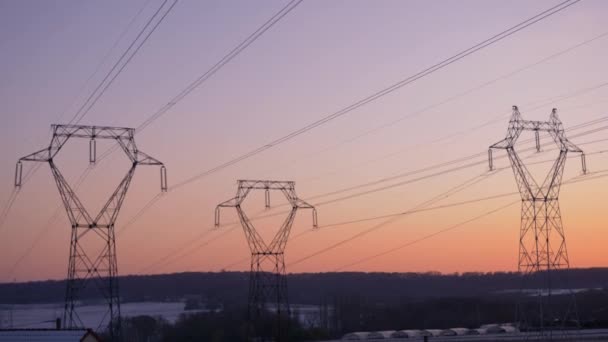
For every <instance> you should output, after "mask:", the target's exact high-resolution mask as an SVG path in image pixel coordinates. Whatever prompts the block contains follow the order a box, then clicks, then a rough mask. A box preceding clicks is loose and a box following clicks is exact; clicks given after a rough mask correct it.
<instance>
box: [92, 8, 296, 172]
mask: <svg viewBox="0 0 608 342" xmlns="http://www.w3.org/2000/svg"><path fill="white" fill-rule="evenodd" d="M302 1H303V0H292V1H290V2H288V3H287V4H286V5H285V6H284V7H282V8H281V9H280V10H279V11H278V12H277V13H275V14H274V15H273V16H272V17H270V19H268V20H267V21H266V22H264V23H263V24H262V25H261V26H260V27H258V28H257V29H256V30H255V31H254V32H253V33H251V34H250V35H249V36H248V37H247V38H245V40H243V41H242V42H240V43H239V44H238V45H237V46H236V47H234V48H233V49H232V50H231V51H230V52H229V53H228V54H226V55H225V56H224V57H222V58H221V59H220V60H219V61H218V62H217V63H215V64H214V65H213V66H212V67H211V68H209V69H208V70H207V71H205V72H204V73H203V74H202V75H201V76H199V77H198V78H197V79H196V80H194V81H193V82H192V83H190V84H189V85H188V86H186V88H184V89H183V90H182V91H180V92H179V93H178V94H177V95H175V96H174V97H173V98H172V99H171V100H169V102H167V103H166V104H165V105H164V106H162V107H161V108H159V109H158V110H157V111H156V112H154V113H153V114H152V115H150V116H149V117H148V118H147V119H146V120H144V122H142V123H141V124H140V125H139V126H137V127H136V131H138V132H140V131H142V130H144V129H145V128H146V127H148V126H149V125H150V124H152V123H153V122H154V121H156V120H157V119H158V118H160V117H161V116H163V115H164V114H165V113H167V111H169V109H171V108H173V106H175V105H176V104H177V103H179V102H180V101H181V100H183V99H184V98H185V97H186V96H188V95H189V94H190V93H192V92H193V91H194V90H195V89H197V88H198V87H200V86H201V84H203V83H204V82H206V81H207V80H209V79H210V78H211V77H212V76H213V75H215V74H216V73H217V72H218V71H219V70H220V69H221V68H222V67H224V66H225V65H226V64H228V63H229V62H230V61H232V60H233V59H234V58H235V57H237V56H238V55H239V54H240V53H241V52H243V51H244V50H245V49H246V48H247V47H249V45H251V44H253V43H254V42H255V41H256V40H258V38H260V37H261V36H262V35H263V34H264V33H266V31H268V30H269V29H270V28H271V27H273V26H274V25H275V24H276V23H277V22H279V20H281V19H282V18H283V17H284V16H286V15H287V14H288V13H289V12H291V11H292V10H293V9H295V8H296V7H297V6H298V5H299V4H300V3H301V2H302ZM117 148H118V145H114V146H113V147H112V148H110V149H108V150H106V151H105V152H104V153H102V154H101V155H100V156H99V160H101V159H104V158H105V157H107V156H108V155H109V154H111V153H112V152H113V151H114V150H116V149H117Z"/></svg>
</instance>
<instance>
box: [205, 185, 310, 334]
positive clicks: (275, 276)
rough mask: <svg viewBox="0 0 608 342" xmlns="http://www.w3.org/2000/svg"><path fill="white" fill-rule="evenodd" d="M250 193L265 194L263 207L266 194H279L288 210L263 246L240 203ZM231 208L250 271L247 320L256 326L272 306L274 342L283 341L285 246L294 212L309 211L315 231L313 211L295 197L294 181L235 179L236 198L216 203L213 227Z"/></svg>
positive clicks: (268, 200) (267, 196)
mask: <svg viewBox="0 0 608 342" xmlns="http://www.w3.org/2000/svg"><path fill="white" fill-rule="evenodd" d="M252 190H264V191H265V202H266V203H265V204H266V208H269V207H270V191H277V190H278V191H281V192H282V193H283V194H284V195H285V197H286V198H287V200H288V202H289V204H290V205H291V211H290V212H289V213H288V215H287V218H286V219H285V221H284V222H283V224H282V225H281V227H280V228H279V230H278V232H277V233H276V235H275V236H274V238H273V239H272V241H271V242H270V244H266V242H265V241H264V239H263V238H262V237H261V236H260V235H259V234H258V232H257V231H256V229H255V227H254V226H253V224H252V223H251V220H250V219H249V218H248V217H247V215H246V214H245V212H244V211H243V208H242V207H241V204H242V203H243V201H244V200H245V198H246V197H247V195H248V194H249V193H250V192H251V191H252ZM225 207H234V208H236V211H237V214H238V216H239V219H240V222H241V225H242V226H243V231H244V232H245V237H246V238H247V243H248V244H249V249H250V251H251V272H250V278H249V303H248V307H249V318H250V320H251V322H253V324H254V325H255V326H259V324H260V321H261V319H262V318H263V316H264V313H266V312H268V311H269V309H271V308H270V307H269V305H271V304H273V303H274V304H276V314H277V315H276V316H277V333H278V336H277V337H278V339H279V340H282V339H284V334H285V333H286V331H285V330H286V329H285V328H284V327H283V328H282V327H281V321H282V320H284V319H285V318H288V317H289V301H288V298H287V279H286V271H285V247H286V245H287V240H288V238H289V233H290V231H291V226H292V224H293V221H294V219H295V216H296V212H297V211H298V209H312V214H313V227H314V228H317V227H318V225H317V211H316V209H315V208H314V207H313V206H312V205H310V204H308V203H306V202H305V201H303V200H301V199H300V198H298V196H297V195H296V191H295V183H294V182H283V181H268V180H239V181H238V190H237V194H236V197H234V198H231V199H229V200H227V201H225V202H222V203H220V204H219V205H218V206H217V207H216V209H215V225H216V226H219V224H220V208H225Z"/></svg>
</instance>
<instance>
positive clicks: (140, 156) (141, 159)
mask: <svg viewBox="0 0 608 342" xmlns="http://www.w3.org/2000/svg"><path fill="white" fill-rule="evenodd" d="M133 161H134V162H135V163H137V164H139V165H158V166H163V165H164V164H163V163H162V162H161V161H159V160H158V159H156V158H152V157H150V156H149V155H147V154H145V153H143V152H142V151H136V152H135V153H134V155H133Z"/></svg>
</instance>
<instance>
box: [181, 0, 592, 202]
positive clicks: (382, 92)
mask: <svg viewBox="0 0 608 342" xmlns="http://www.w3.org/2000/svg"><path fill="white" fill-rule="evenodd" d="M579 1H580V0H567V1H564V2H562V3H560V4H558V5H556V6H553V7H551V8H549V9H547V10H545V11H543V12H541V13H539V14H537V15H535V16H533V17H531V18H529V19H527V20H524V21H523V22H521V23H519V24H517V25H515V26H512V27H510V28H508V29H506V30H504V31H502V32H500V33H498V34H496V35H494V36H492V37H490V38H488V39H486V40H484V41H482V42H480V43H477V44H475V45H473V46H472V47H470V48H467V49H465V50H463V51H461V52H459V53H457V54H456V55H453V56H451V57H449V58H447V59H445V60H443V61H441V62H439V63H437V64H435V65H433V66H430V67H428V68H426V69H424V70H422V71H420V72H418V73H416V74H414V75H411V76H409V77H407V78H405V79H403V80H401V81H399V82H397V83H395V84H392V85H390V86H389V87H386V88H384V89H382V90H380V91H377V92H375V93H373V94H372V95H370V96H367V97H365V98H363V99H361V100H359V101H357V102H355V103H353V104H351V105H349V106H347V107H345V108H343V109H341V110H339V111H337V112H334V113H332V114H330V115H327V116H325V117H323V118H321V119H319V120H317V121H315V122H312V123H310V124H308V125H306V126H304V127H302V128H300V129H297V130H295V131H293V132H291V133H289V134H287V135H285V136H282V137H280V138H278V139H275V140H273V141H270V142H269V143H267V144H265V145H262V146H260V147H258V148H256V149H254V150H251V151H249V152H247V153H245V154H243V155H241V156H238V157H236V158H234V159H232V160H230V161H227V162H225V163H223V164H220V165H218V166H216V167H214V168H211V169H209V170H207V171H204V172H201V173H199V174H197V175H195V176H192V177H190V178H188V179H185V180H183V181H181V182H179V183H177V184H175V185H174V186H172V187H171V188H170V189H169V190H175V189H177V188H180V187H182V186H184V185H186V184H189V183H192V182H194V181H196V180H198V179H200V178H202V177H205V176H207V175H210V174H212V173H215V172H217V171H219V170H222V169H224V168H226V167H228V166H231V165H233V164H236V163H238V162H240V161H243V160H245V159H248V158H250V157H252V156H254V155H257V154H259V153H261V152H263V151H266V150H267V149H270V148H272V147H274V146H277V145H279V144H282V143H284V142H286V141H289V140H291V139H293V138H295V137H297V136H299V135H301V134H304V133H306V132H308V131H310V130H312V129H314V128H316V127H319V126H321V125H324V124H326V123H328V122H330V121H332V120H334V119H337V118H339V117H341V116H344V115H346V114H348V113H350V112H352V111H354V110H355V109H358V108H360V107H362V106H364V105H366V104H368V103H370V102H373V101H375V100H377V99H379V98H381V97H383V96H385V95H388V94H390V93H392V92H394V91H395V90H397V89H400V88H402V87H403V86H405V85H408V84H410V83H413V82H414V81H416V80H418V79H421V78H423V77H425V76H427V75H430V74H431V73H434V72H435V71H438V70H440V69H443V68H444V67H446V66H448V65H450V64H452V63H454V62H457V61H459V60H461V59H463V58H465V57H467V56H469V55H471V54H473V53H475V52H477V51H479V50H481V49H484V48H485V47H488V46H490V45H493V44H495V43H497V42H499V41H501V40H503V39H505V38H507V37H509V36H511V35H513V34H515V33H517V32H519V31H521V30H523V29H525V28H526V27H528V26H531V25H533V24H535V23H537V22H539V21H541V20H543V19H545V18H548V17H550V16H552V15H554V14H556V13H558V12H560V11H562V10H564V9H566V8H568V7H570V6H572V5H574V4H576V3H577V2H579Z"/></svg>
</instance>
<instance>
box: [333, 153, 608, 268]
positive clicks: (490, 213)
mask: <svg viewBox="0 0 608 342" xmlns="http://www.w3.org/2000/svg"><path fill="white" fill-rule="evenodd" d="M604 152H605V151H603V152H601V153H604ZM607 171H608V170H602V171H597V172H595V173H605V172H607ZM578 177H580V176H578ZM578 177H574V178H573V179H571V180H570V181H568V182H566V183H565V184H574V183H579V182H585V181H591V180H595V179H599V178H604V177H608V175H607V174H604V175H598V176H593V177H589V178H588V177H586V176H583V177H584V178H582V179H578ZM515 194H517V193H515ZM520 202H521V200H516V201H514V202H510V203H508V204H506V205H504V206H500V207H498V208H496V209H493V210H490V211H487V212H485V213H483V214H481V215H479V216H475V217H473V218H470V219H468V220H466V221H463V222H460V223H457V224H455V225H452V226H450V227H447V228H445V229H442V230H439V231H436V232H434V233H431V234H429V235H425V236H423V237H421V238H419V239H416V240H413V241H410V242H407V243H405V244H402V245H399V246H396V247H393V248H391V249H388V250H385V251H383V252H380V253H377V254H374V255H371V256H368V257H365V258H362V259H359V260H357V261H354V262H352V263H349V264H347V265H344V266H341V267H338V268H336V269H334V272H338V271H341V270H343V269H345V268H348V267H351V266H354V265H358V264H361V263H364V262H367V261H369V260H372V259H376V258H378V257H381V256H384V255H386V254H390V253H393V252H395V251H398V250H401V249H403V248H406V247H410V246H412V245H415V244H417V243H420V242H422V241H425V240H428V239H431V238H433V237H435V236H437V235H440V234H443V233H447V232H449V231H452V230H455V229H457V228H460V227H462V226H464V225H466V224H469V223H471V222H473V221H477V220H479V219H481V218H484V217H486V216H490V215H492V214H494V213H497V212H499V211H502V210H504V209H506V208H508V207H511V206H513V205H515V204H517V203H520Z"/></svg>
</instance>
